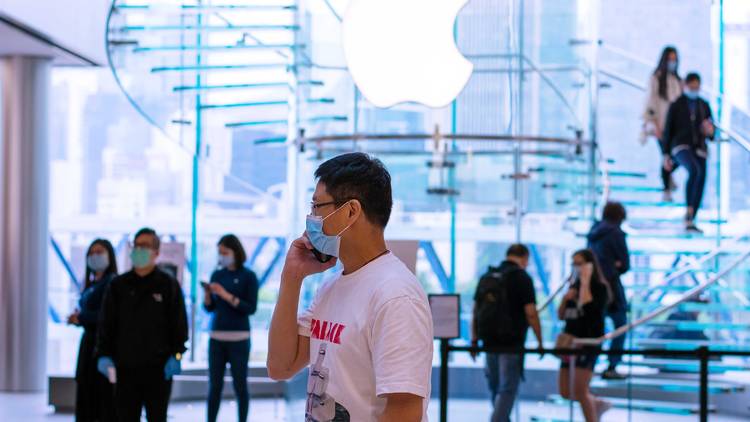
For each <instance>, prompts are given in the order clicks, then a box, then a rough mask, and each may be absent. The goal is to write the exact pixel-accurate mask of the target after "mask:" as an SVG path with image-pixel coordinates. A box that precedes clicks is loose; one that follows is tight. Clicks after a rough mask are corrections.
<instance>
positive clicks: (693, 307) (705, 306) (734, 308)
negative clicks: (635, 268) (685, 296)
mask: <svg viewBox="0 0 750 422" xmlns="http://www.w3.org/2000/svg"><path fill="white" fill-rule="evenodd" d="M637 288H638V289H648V288H651V286H637ZM662 306H663V305H662V304H660V303H633V304H631V305H630V307H631V308H633V309H637V310H643V311H653V310H656V309H659V308H661V307H662ZM677 307H678V309H679V310H681V311H684V312H750V306H743V305H729V304H724V303H691V302H685V303H681V304H680V305H678V306H677Z"/></svg>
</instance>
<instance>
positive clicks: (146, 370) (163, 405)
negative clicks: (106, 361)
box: [115, 365, 172, 422]
mask: <svg viewBox="0 0 750 422" xmlns="http://www.w3.org/2000/svg"><path fill="white" fill-rule="evenodd" d="M171 393H172V380H165V379H164V365H150V366H141V367H135V368H132V367H129V368H124V367H118V368H117V384H116V385H115V408H116V412H117V417H118V420H119V421H120V422H140V420H141V411H142V409H143V408H144V407H145V408H146V419H147V420H148V422H166V421H167V407H169V396H170V395H171Z"/></svg>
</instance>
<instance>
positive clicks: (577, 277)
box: [557, 249, 612, 422]
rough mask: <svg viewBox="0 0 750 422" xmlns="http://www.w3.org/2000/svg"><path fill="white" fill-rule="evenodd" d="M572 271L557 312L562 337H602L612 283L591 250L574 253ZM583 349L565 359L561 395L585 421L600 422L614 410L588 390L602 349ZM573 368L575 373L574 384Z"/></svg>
mask: <svg viewBox="0 0 750 422" xmlns="http://www.w3.org/2000/svg"><path fill="white" fill-rule="evenodd" d="M573 268H574V273H573V276H572V277H571V280H572V284H571V285H570V288H569V289H568V292H567V293H566V294H565V296H564V297H563V300H562V301H561V302H560V307H559V308H558V310H557V316H558V318H559V319H560V320H565V330H564V333H565V334H563V335H567V336H569V337H570V336H572V338H598V337H601V336H603V335H604V317H605V313H606V310H607V307H608V304H609V301H610V299H609V298H611V297H612V295H611V294H610V293H609V284H607V282H606V281H605V280H604V278H602V273H601V270H600V269H599V264H598V263H597V261H596V257H595V256H594V253H593V252H592V251H591V250H590V249H582V250H579V251H577V252H576V253H574V254H573ZM573 346H575V345H574V344H573ZM584 350H586V351H588V353H586V354H583V355H576V356H563V357H562V363H561V366H560V378H559V386H560V395H562V396H563V397H564V398H566V399H569V400H575V401H577V402H579V403H580V405H581V410H582V411H583V416H584V418H585V420H586V422H598V421H599V419H600V418H601V416H602V414H604V412H606V411H607V410H609V409H610V408H611V407H612V405H611V404H610V403H609V402H607V401H604V400H601V399H598V398H596V397H594V395H593V394H591V390H590V389H589V384H590V383H591V377H592V376H593V374H594V366H595V365H596V360H597V358H598V357H599V353H600V352H601V346H584ZM571 368H573V371H574V374H572V376H573V383H572V385H571V379H570V377H571ZM571 387H572V390H573V391H572V392H571ZM571 393H572V394H571Z"/></svg>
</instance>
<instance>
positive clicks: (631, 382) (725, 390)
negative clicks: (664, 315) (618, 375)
mask: <svg viewBox="0 0 750 422" xmlns="http://www.w3.org/2000/svg"><path fill="white" fill-rule="evenodd" d="M628 387H632V388H633V389H638V390H639V391H643V390H647V391H665V392H670V393H698V392H699V391H700V383H699V382H698V380H697V379H695V380H676V379H664V378H639V377H631V378H628V379H624V380H605V379H595V380H593V381H592V382H591V388H593V389H597V390H603V389H627V388H628ZM743 391H745V387H744V386H743V385H740V384H731V383H721V382H716V381H711V382H710V383H709V386H708V392H709V394H730V393H740V392H743Z"/></svg>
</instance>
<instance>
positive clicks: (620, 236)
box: [587, 202, 630, 379]
mask: <svg viewBox="0 0 750 422" xmlns="http://www.w3.org/2000/svg"><path fill="white" fill-rule="evenodd" d="M626 218H627V213H626V211H625V207H623V206H622V204H621V203H619V202H608V203H607V204H606V205H605V206H604V211H603V212H602V221H599V222H597V223H596V224H594V226H593V227H591V231H590V232H589V234H588V236H587V237H588V247H589V249H591V250H592V251H593V252H594V255H596V259H597V261H599V265H600V267H601V270H602V276H603V277H604V279H605V280H606V281H607V282H608V283H609V287H610V291H612V295H613V297H612V301H611V303H610V305H609V308H608V309H607V316H608V317H609V318H611V319H612V324H613V325H614V327H615V329H617V328H620V327H622V326H623V325H625V324H627V322H628V301H627V298H626V297H625V289H624V288H623V286H622V281H621V280H620V276H622V275H623V274H625V273H626V272H628V270H629V269H630V254H629V253H628V244H627V241H626V239H625V232H623V231H622V229H621V228H620V226H621V225H622V222H623V221H625V219H626ZM624 346H625V336H619V337H617V338H615V339H614V340H612V344H611V345H610V347H609V349H610V350H615V351H617V350H622V349H623V347H624ZM621 361H622V355H610V356H609V368H607V370H606V371H605V372H604V373H603V374H602V377H603V378H605V379H624V378H626V377H625V376H624V375H622V374H619V373H618V372H617V365H618V364H619V363H620V362H621Z"/></svg>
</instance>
